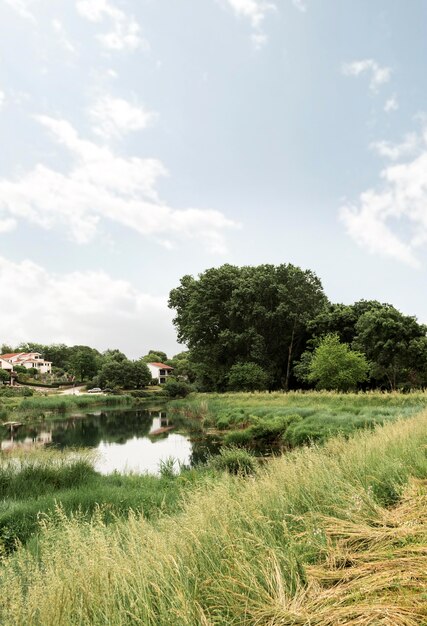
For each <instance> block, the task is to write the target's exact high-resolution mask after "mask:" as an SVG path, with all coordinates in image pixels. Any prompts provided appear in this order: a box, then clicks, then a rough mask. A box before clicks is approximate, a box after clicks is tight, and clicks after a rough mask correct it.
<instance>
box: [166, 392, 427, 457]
mask: <svg viewBox="0 0 427 626" xmlns="http://www.w3.org/2000/svg"><path fill="white" fill-rule="evenodd" d="M424 407H427V393H424V392H414V393H408V394H402V393H380V392H368V393H357V394H356V393H349V394H337V393H334V392H306V393H305V392H291V393H286V394H285V393H272V394H269V393H235V394H231V393H228V394H197V395H194V396H192V397H191V398H190V399H186V400H182V401H175V402H172V403H170V405H169V410H170V412H171V413H172V414H174V415H176V416H177V417H178V418H180V419H181V420H182V421H184V422H185V421H188V422H190V423H197V424H198V425H199V426H201V427H202V428H205V429H209V428H214V429H216V430H217V431H218V432H219V434H221V435H222V437H223V439H224V442H225V443H226V444H228V445H240V446H247V447H260V448H264V447H265V446H266V445H267V444H270V445H272V446H275V447H285V448H289V447H295V446H299V445H304V444H307V443H312V442H322V441H325V440H326V439H328V438H330V437H332V436H335V435H338V434H342V435H344V436H349V435H351V434H352V433H353V432H354V431H356V430H359V429H362V428H370V429H372V428H374V427H375V426H377V425H381V424H385V423H387V422H390V421H394V420H395V419H397V418H398V417H402V416H405V417H407V416H410V415H414V414H415V413H416V412H418V411H420V410H422V409H423V408H424Z"/></svg>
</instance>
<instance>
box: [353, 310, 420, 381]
mask: <svg viewBox="0 0 427 626" xmlns="http://www.w3.org/2000/svg"><path fill="white" fill-rule="evenodd" d="M426 331H427V327H426V326H424V325H422V324H419V323H418V322H417V320H416V318H415V317H412V316H409V315H404V314H403V313H401V312H400V311H398V310H397V309H396V308H395V307H393V306H391V305H390V304H383V305H380V306H378V307H374V308H372V309H371V310H369V311H367V312H366V313H364V314H363V315H361V316H360V318H359V320H358V322H357V324H356V333H357V334H356V338H355V340H354V342H353V344H354V347H355V348H357V349H359V350H363V352H364V353H365V354H366V356H367V358H368V359H369V360H370V361H371V362H372V365H373V368H372V374H373V376H374V377H375V378H376V379H377V380H378V381H379V382H381V381H385V382H387V384H388V386H389V387H390V389H396V388H397V386H398V385H399V384H402V383H404V384H409V383H410V382H411V379H412V380H414V379H417V378H418V379H420V380H421V379H423V377H424V376H425V371H426V369H427V345H426V344H427V342H426Z"/></svg>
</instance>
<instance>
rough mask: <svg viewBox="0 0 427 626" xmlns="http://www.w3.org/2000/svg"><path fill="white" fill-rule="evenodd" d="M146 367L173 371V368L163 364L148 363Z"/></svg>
mask: <svg viewBox="0 0 427 626" xmlns="http://www.w3.org/2000/svg"><path fill="white" fill-rule="evenodd" d="M148 365H154V367H159V368H160V369H162V370H173V367H171V366H170V365H165V364H164V363H149V364H148Z"/></svg>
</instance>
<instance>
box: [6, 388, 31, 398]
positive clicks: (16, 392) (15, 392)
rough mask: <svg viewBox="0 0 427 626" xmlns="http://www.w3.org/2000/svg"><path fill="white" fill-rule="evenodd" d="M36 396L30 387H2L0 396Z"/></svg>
mask: <svg viewBox="0 0 427 626" xmlns="http://www.w3.org/2000/svg"><path fill="white" fill-rule="evenodd" d="M33 395H34V389H28V387H0V396H3V397H4V398H29V397H30V396H33Z"/></svg>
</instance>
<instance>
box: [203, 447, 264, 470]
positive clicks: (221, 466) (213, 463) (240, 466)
mask: <svg viewBox="0 0 427 626" xmlns="http://www.w3.org/2000/svg"><path fill="white" fill-rule="evenodd" d="M209 465H210V467H212V468H213V469H216V470H219V471H227V472H228V473H229V474H234V475H238V476H249V475H253V474H255V472H256V466H257V462H256V459H255V458H254V457H253V456H252V454H250V453H249V452H248V451H247V450H242V449H241V448H236V447H234V446H230V447H225V448H221V450H220V453H219V454H218V456H215V457H212V458H211V460H210V462H209Z"/></svg>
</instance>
